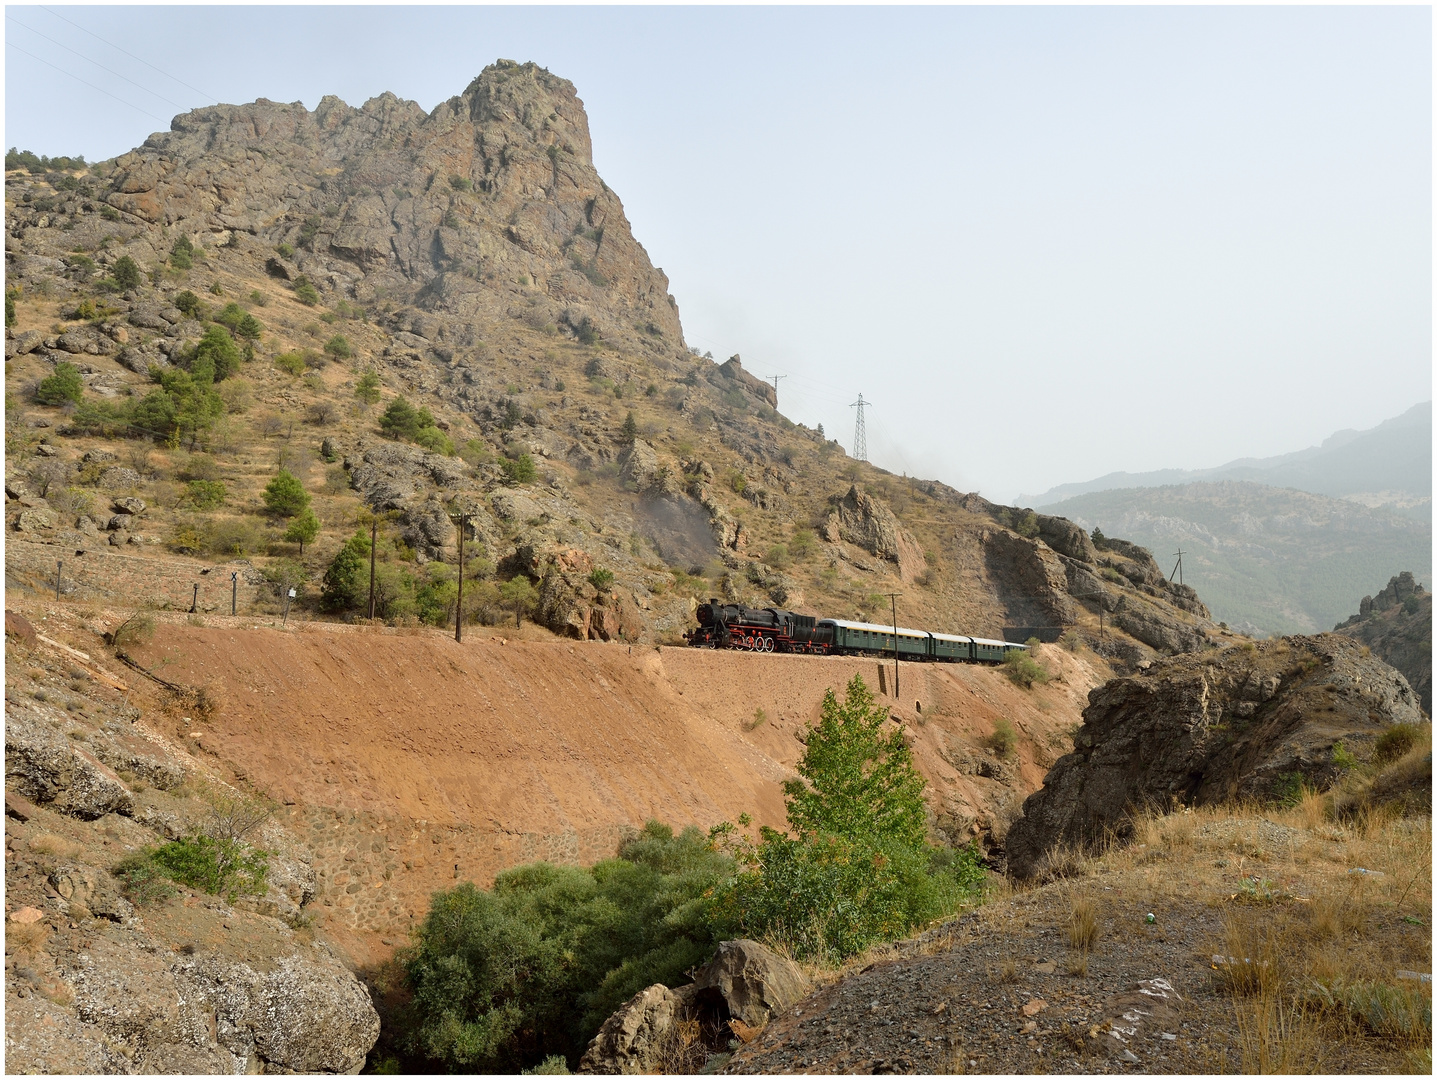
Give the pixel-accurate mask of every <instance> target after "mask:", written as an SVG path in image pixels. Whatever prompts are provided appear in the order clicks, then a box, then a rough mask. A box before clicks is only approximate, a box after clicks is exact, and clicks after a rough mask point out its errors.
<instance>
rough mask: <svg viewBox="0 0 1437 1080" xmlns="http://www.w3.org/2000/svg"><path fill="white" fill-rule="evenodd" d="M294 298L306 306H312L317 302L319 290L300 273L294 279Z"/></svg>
mask: <svg viewBox="0 0 1437 1080" xmlns="http://www.w3.org/2000/svg"><path fill="white" fill-rule="evenodd" d="M294 298H295V299H296V300H298V301H299V302H300V303H301V304H304V305H305V306H306V307H314V306H315V305H316V304H318V303H319V290H318V289H316V288H315V287H314V286H313V285H312V284H310V281H309V279H308V278H307V277H305V276H304V275H303V274H301V275H300V276H299V277H297V278H295V279H294Z"/></svg>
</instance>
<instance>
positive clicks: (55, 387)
mask: <svg viewBox="0 0 1437 1080" xmlns="http://www.w3.org/2000/svg"><path fill="white" fill-rule="evenodd" d="M84 393H85V383H84V381H83V380H82V379H81V378H80V371H79V369H78V368H77V367H75V365H74V364H72V363H70V362H69V361H68V360H62V361H60V362H59V363H58V364H56V365H55V373H54V374H53V375H47V376H46V377H45V378H43V379H41V380H40V385H39V386H38V387H36V389H35V400H36V401H38V402H39V403H40V404H41V405H64V404H66V403H67V402H76V403H78V402H79V400H80V398H81V397H83V396H84Z"/></svg>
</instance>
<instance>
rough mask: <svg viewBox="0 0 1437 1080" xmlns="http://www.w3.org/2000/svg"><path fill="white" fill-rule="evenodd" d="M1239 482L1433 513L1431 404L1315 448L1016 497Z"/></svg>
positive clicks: (1047, 500) (1055, 500) (1113, 477)
mask: <svg viewBox="0 0 1437 1080" xmlns="http://www.w3.org/2000/svg"><path fill="white" fill-rule="evenodd" d="M1220 480H1244V481H1248V482H1250V483H1254V484H1263V485H1265V486H1267V487H1279V488H1296V489H1297V490H1299V491H1308V492H1312V493H1313V494H1316V495H1329V496H1332V497H1333V498H1341V499H1352V500H1353V501H1355V502H1360V503H1362V504H1363V505H1365V506H1373V507H1378V506H1388V507H1391V508H1392V509H1394V510H1398V511H1405V512H1407V513H1409V515H1410V516H1413V517H1419V518H1427V517H1430V516H1431V499H1432V403H1431V402H1430V401H1425V402H1423V403H1422V404H1420V405H1414V406H1412V408H1410V409H1408V410H1407V411H1406V412H1404V413H1403V414H1402V415H1400V416H1396V417H1393V418H1392V419H1391V420H1384V421H1383V422H1382V423H1381V424H1379V425H1377V427H1375V428H1370V429H1368V430H1366V431H1354V430H1351V429H1347V430H1343V431H1339V432H1336V433H1335V434H1333V435H1331V436H1329V437H1328V438H1327V439H1325V440H1324V441H1323V442H1322V445H1320V446H1311V447H1308V448H1307V449H1306V450H1298V451H1296V452H1294V453H1290V454H1279V455H1277V456H1276V457H1270V458H1238V459H1236V460H1234V461H1229V462H1228V463H1227V464H1225V465H1219V466H1217V467H1216V468H1213V469H1159V470H1156V471H1154V472H1145V473H1127V472H1115V473H1108V474H1107V475H1106V476H1100V477H1098V478H1097V479H1096V480H1087V481H1084V482H1082V483H1074V484H1060V485H1058V486H1057V487H1055V488H1052V489H1050V490H1048V491H1046V492H1044V493H1043V494H1041V495H1020V496H1019V497H1018V501H1019V502H1020V503H1025V504H1031V505H1033V506H1039V507H1049V508H1051V507H1054V506H1056V505H1057V504H1059V503H1061V502H1063V501H1064V500H1067V499H1071V498H1073V497H1074V496H1077V495H1086V494H1090V493H1093V492H1098V491H1112V490H1114V489H1118V488H1148V487H1171V486H1173V485H1176V484H1191V483H1197V482H1216V481H1220Z"/></svg>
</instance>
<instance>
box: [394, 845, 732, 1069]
mask: <svg viewBox="0 0 1437 1080" xmlns="http://www.w3.org/2000/svg"><path fill="white" fill-rule="evenodd" d="M732 872H733V863H732V860H730V859H729V858H727V857H726V856H724V855H723V854H721V853H719V852H717V851H715V850H714V849H713V847H712V846H711V845H710V844H709V843H707V842H706V840H705V838H704V836H703V834H702V833H700V832H699V831H698V830H697V829H694V828H689V829H686V830H684V832H683V833H681V834H679V835H678V836H675V835H674V832H673V830H672V829H670V828H669V827H667V826H665V825H661V824H659V823H657V822H652V821H651V822H649V823H648V824H647V825H646V826H645V827H644V830H643V832H642V833H640V834H639V835H638V836H637V837H635V838H633V839H632V840H629V841H627V842H626V843H625V844H624V845H623V846H622V847H621V848H620V849H619V854H618V857H617V858H614V859H608V860H606V861H604V862H601V863H598V864H597V865H595V866H593V867H591V868H589V869H587V870H586V869H582V868H580V867H575V866H552V865H549V864H546V863H535V864H531V865H528V866H520V867H515V868H514V869H511V870H507V871H505V872H504V873H502V874H500V875H499V876H498V878H497V879H496V880H495V882H494V887H493V888H492V889H490V890H482V889H477V888H475V887H474V886H473V885H472V884H469V883H467V882H466V883H464V884H461V885H459V886H457V887H455V888H454V889H452V890H450V891H448V892H440V893H436V894H435V896H434V899H433V901H432V903H431V906H430V910H429V913H428V916H427V917H426V918H425V920H424V922H423V923H422V924H421V925H420V927H419V928H418V930H417V931H416V933H415V937H414V944H413V945H412V946H411V947H410V948H408V949H406V950H404V951H403V952H401V954H400V955H399V958H398V959H399V962H400V964H401V965H402V966H403V969H404V972H405V975H406V980H407V982H408V985H409V989H410V990H411V991H412V993H413V1003H412V1005H411V1007H410V1012H409V1019H410V1021H411V1023H410V1024H409V1025H407V1027H406V1029H405V1031H404V1034H403V1036H402V1040H403V1048H404V1049H405V1050H406V1051H407V1052H408V1053H409V1054H411V1055H413V1057H414V1058H415V1059H416V1062H415V1063H416V1065H418V1064H420V1063H423V1064H425V1065H430V1066H438V1067H441V1068H443V1069H446V1070H449V1071H454V1072H471V1071H472V1072H517V1071H518V1070H519V1069H521V1068H525V1067H532V1066H534V1065H538V1064H539V1063H540V1062H543V1061H545V1060H547V1059H549V1058H550V1057H552V1056H554V1055H562V1056H564V1057H565V1058H567V1059H568V1060H569V1061H570V1062H576V1061H577V1059H578V1058H579V1057H580V1055H581V1054H582V1053H583V1050H584V1047H585V1046H586V1045H587V1043H588V1041H589V1040H590V1039H591V1038H592V1037H593V1035H594V1034H595V1033H596V1032H597V1031H598V1029H599V1026H600V1025H601V1024H602V1023H603V1021H604V1020H605V1019H606V1018H607V1017H608V1016H609V1014H610V1013H612V1012H613V1010H614V1009H615V1008H617V1007H618V1006H619V1005H621V1004H623V1002H624V1001H626V1000H627V999H628V998H630V997H632V996H633V995H634V994H635V993H637V992H638V991H639V990H642V989H643V988H644V987H646V986H651V985H653V984H654V983H664V984H665V985H668V986H679V985H681V984H682V983H684V982H685V981H687V976H686V975H685V974H684V972H685V971H686V970H688V969H689V968H692V967H693V966H695V965H697V964H701V963H703V962H704V961H705V960H707V959H708V957H709V956H710V955H712V953H713V950H714V947H715V945H716V943H717V942H716V939H715V938H714V936H713V932H712V930H711V928H710V927H709V925H708V923H707V920H706V918H705V915H704V912H705V910H706V905H707V898H706V894H707V893H709V892H711V891H712V890H713V889H714V888H715V887H717V886H718V885H720V884H721V883H722V882H723V881H724V880H725V879H726V878H727V877H728V876H729V875H730V874H731V873H732Z"/></svg>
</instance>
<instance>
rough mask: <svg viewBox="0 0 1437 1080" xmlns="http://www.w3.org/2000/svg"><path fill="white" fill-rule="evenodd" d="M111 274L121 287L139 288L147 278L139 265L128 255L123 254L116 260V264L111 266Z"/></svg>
mask: <svg viewBox="0 0 1437 1080" xmlns="http://www.w3.org/2000/svg"><path fill="white" fill-rule="evenodd" d="M110 276H111V277H113V278H114V279H115V284H116V285H118V286H119V287H120V288H121V289H138V288H139V287H140V285H141V284H143V283H144V280H145V276H144V274H142V273H141V272H140V267H139V265H138V264H137V263H136V262H135V260H134V259H132V258H130V257H129V256H128V255H121V256H120V257H119V258H118V259H116V260H115V264H114V265H113V266H112V267H110Z"/></svg>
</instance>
